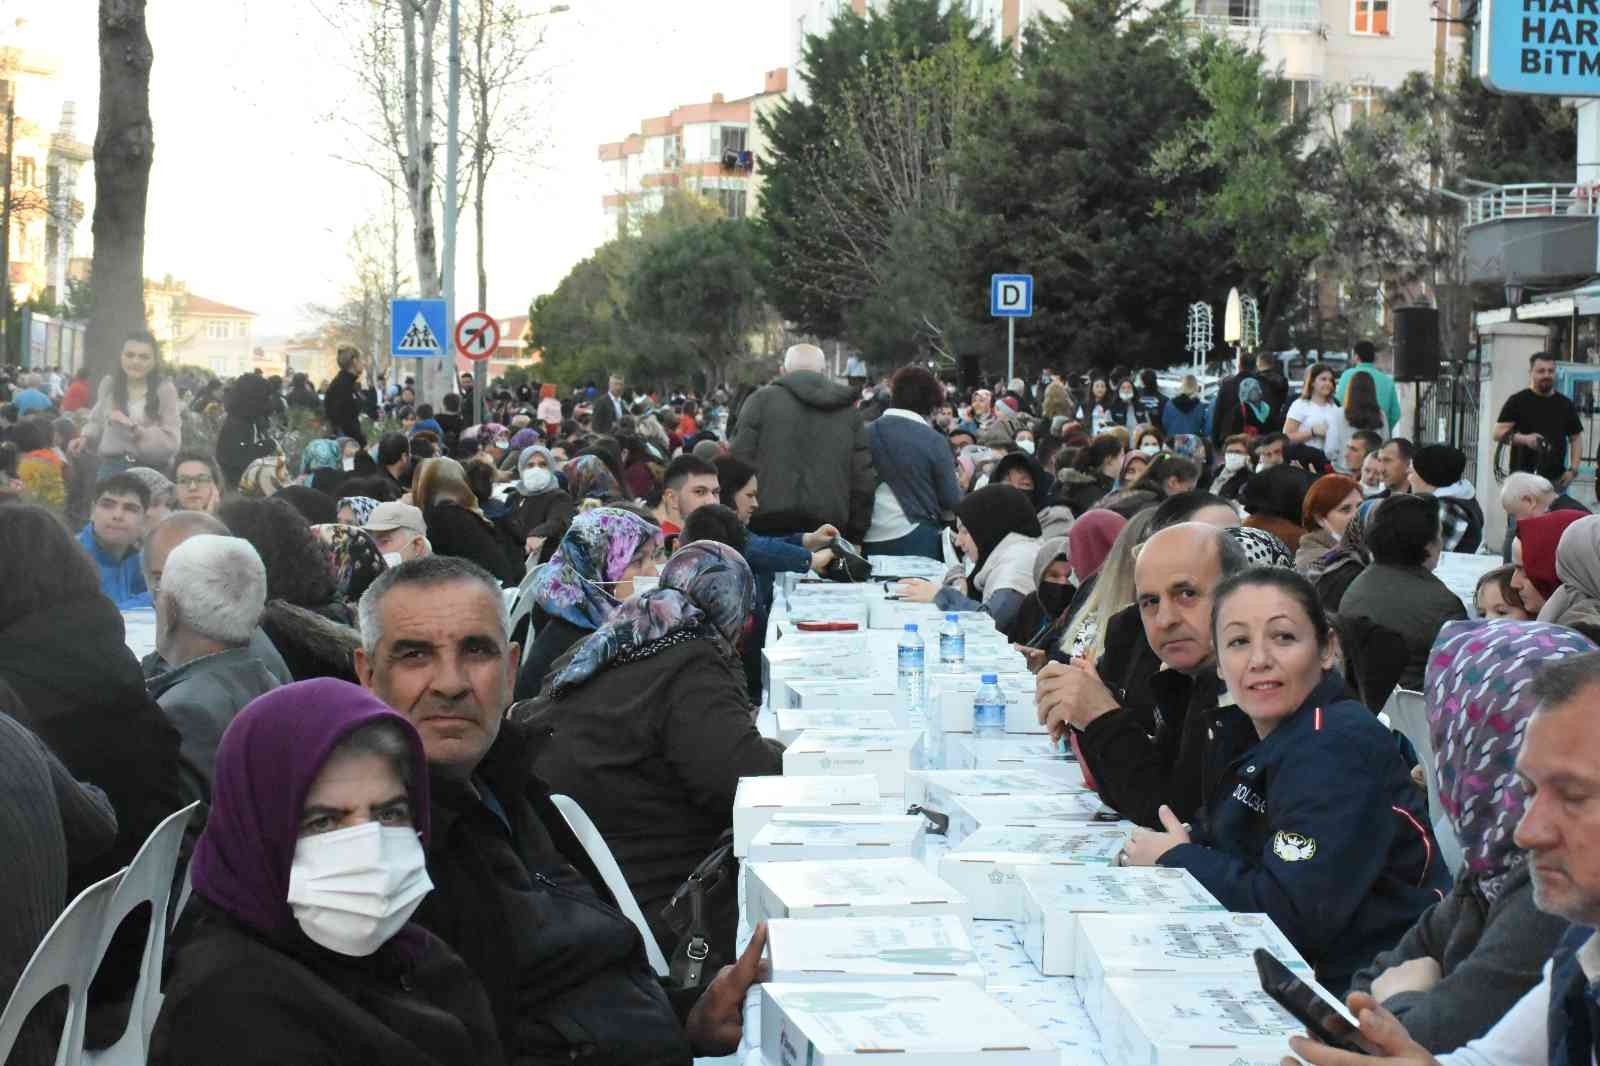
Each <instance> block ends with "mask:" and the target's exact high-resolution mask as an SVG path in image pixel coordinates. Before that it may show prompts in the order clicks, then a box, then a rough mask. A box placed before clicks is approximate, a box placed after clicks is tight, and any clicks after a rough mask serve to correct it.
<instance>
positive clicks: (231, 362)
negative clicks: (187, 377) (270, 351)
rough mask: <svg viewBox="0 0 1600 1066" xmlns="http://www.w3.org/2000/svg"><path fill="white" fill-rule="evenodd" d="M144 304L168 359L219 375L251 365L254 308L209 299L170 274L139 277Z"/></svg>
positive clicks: (247, 369) (246, 369) (239, 371)
mask: <svg viewBox="0 0 1600 1066" xmlns="http://www.w3.org/2000/svg"><path fill="white" fill-rule="evenodd" d="M144 309H145V321H146V322H148V323H149V325H150V332H151V333H152V334H153V335H154V336H155V338H156V340H157V341H159V342H160V343H161V347H162V355H163V358H164V359H165V361H166V362H167V363H168V364H171V365H186V366H199V367H204V368H205V369H206V370H209V371H211V372H212V373H213V374H216V375H217V376H218V377H225V378H231V377H237V376H239V375H240V374H246V373H249V372H250V371H251V370H252V369H254V368H255V361H254V360H255V348H256V342H255V328H256V327H255V324H256V315H255V312H254V311H246V310H244V309H243V308H239V307H234V306H232V305H230V304H225V303H219V302H217V301H216V300H209V299H207V298H206V297H204V296H199V295H197V294H195V293H192V292H190V291H189V287H188V286H187V285H185V284H183V283H182V282H177V281H173V280H172V279H171V278H167V279H165V280H163V281H159V282H156V281H146V282H145V283H144Z"/></svg>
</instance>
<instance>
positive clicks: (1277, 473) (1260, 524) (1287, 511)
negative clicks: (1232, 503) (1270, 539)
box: [1239, 466, 1306, 552]
mask: <svg viewBox="0 0 1600 1066" xmlns="http://www.w3.org/2000/svg"><path fill="white" fill-rule="evenodd" d="M1305 495H1306V475H1305V474H1304V473H1302V472H1301V471H1299V470H1296V469H1295V468H1294V467H1290V466H1273V467H1268V468H1267V469H1265V470H1263V471H1261V473H1259V474H1253V475H1251V477H1250V480H1249V481H1247V482H1245V486H1244V492H1243V493H1242V494H1241V495H1240V497H1239V502H1240V503H1242V504H1244V509H1245V510H1246V511H1249V512H1250V517H1248V518H1246V519H1245V520H1244V524H1245V525H1246V526H1248V527H1250V528H1251V529H1264V530H1266V531H1267V532H1268V533H1271V534H1272V535H1274V536H1275V537H1277V538H1278V539H1279V540H1281V541H1283V543H1284V544H1286V545H1288V547H1289V551H1290V552H1294V551H1298V550H1299V548H1300V537H1301V535H1302V534H1303V533H1304V532H1305V529H1304V527H1302V526H1301V525H1300V519H1301V515H1302V513H1303V511H1304V509H1305Z"/></svg>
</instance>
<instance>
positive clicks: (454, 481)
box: [411, 457, 523, 588]
mask: <svg viewBox="0 0 1600 1066" xmlns="http://www.w3.org/2000/svg"><path fill="white" fill-rule="evenodd" d="M411 496H412V500H413V501H414V502H415V503H416V505H417V507H418V508H420V509H421V511H422V519H423V521H424V522H425V523H426V524H427V526H428V543H430V544H432V545H433V551H434V554H436V555H454V556H456V557H457V558H460V559H470V560H472V561H473V562H475V563H477V564H478V565H479V566H481V567H483V568H484V569H485V570H487V571H489V573H491V574H493V575H494V576H495V577H497V578H499V579H500V582H501V583H502V584H504V585H505V586H506V587H507V588H510V587H512V586H515V585H517V584H519V583H520V582H521V581H522V578H523V567H522V552H521V551H519V550H517V549H516V546H513V545H510V544H508V543H506V541H505V539H504V538H503V537H502V536H501V535H500V533H499V532H498V528H497V527H496V526H495V524H494V523H493V522H491V521H489V519H488V517H487V516H485V515H484V513H483V510H482V508H481V507H480V506H479V504H478V496H477V494H476V493H475V492H473V491H472V486H471V485H469V484H467V473H466V470H465V469H463V468H462V466H461V464H460V463H458V462H456V461H455V460H454V459H446V458H443V457H440V458H437V459H428V460H425V461H424V462H423V463H422V465H421V466H420V467H418V468H417V477H416V480H415V481H414V482H413V483H412V489H411Z"/></svg>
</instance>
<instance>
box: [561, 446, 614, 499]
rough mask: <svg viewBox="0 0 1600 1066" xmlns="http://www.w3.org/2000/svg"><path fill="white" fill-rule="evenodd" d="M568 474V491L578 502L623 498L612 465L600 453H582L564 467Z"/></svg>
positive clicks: (564, 471)
mask: <svg viewBox="0 0 1600 1066" xmlns="http://www.w3.org/2000/svg"><path fill="white" fill-rule="evenodd" d="M562 473H563V474H564V475H566V479H567V491H568V492H569V493H571V494H572V498H573V499H574V500H577V501H578V503H580V504H581V503H583V501H584V500H599V501H601V502H602V503H608V502H610V501H612V500H620V499H622V489H621V488H620V487H619V486H618V484H617V479H616V476H615V475H614V474H612V472H611V468H610V466H608V465H607V464H606V461H605V460H604V459H602V458H601V457H600V456H598V455H580V456H578V457H577V458H576V459H573V460H572V461H571V462H569V463H567V465H566V466H565V467H564V468H563V469H562Z"/></svg>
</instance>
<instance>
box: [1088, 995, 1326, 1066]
mask: <svg viewBox="0 0 1600 1066" xmlns="http://www.w3.org/2000/svg"><path fill="white" fill-rule="evenodd" d="M1306 983H1307V984H1311V985H1312V986H1313V987H1314V988H1316V990H1317V993H1318V994H1319V995H1320V996H1322V998H1323V999H1325V1000H1327V1001H1328V1002H1329V1003H1330V1004H1332V1005H1333V1006H1335V1007H1337V1008H1338V1009H1339V1011H1340V1013H1342V1014H1344V1015H1345V1016H1346V1018H1349V1013H1348V1012H1347V1011H1345V1009H1344V1007H1343V1005H1342V1004H1339V1003H1337V1002H1336V1001H1335V1000H1334V998H1333V997H1332V996H1331V995H1329V994H1328V992H1327V991H1326V990H1324V989H1322V988H1320V987H1318V986H1316V984H1315V982H1312V981H1310V980H1309V979H1307V982H1306ZM1105 1013H1106V1020H1107V1021H1106V1029H1107V1031H1105V1032H1102V1033H1101V1051H1102V1053H1103V1054H1104V1055H1105V1059H1106V1062H1107V1064H1108V1066H1278V1063H1280V1062H1282V1061H1283V1060H1284V1058H1286V1057H1288V1058H1293V1055H1292V1053H1291V1052H1290V1051H1289V1037H1291V1036H1296V1035H1299V1034H1301V1033H1304V1032H1305V1028H1306V1027H1305V1024H1304V1023H1303V1022H1299V1021H1296V1020H1295V1018H1294V1016H1293V1015H1291V1014H1290V1013H1289V1012H1288V1011H1286V1010H1284V1009H1283V1008H1282V1007H1280V1006H1278V1004H1277V1003H1275V1002H1273V999H1272V997H1271V996H1269V995H1267V994H1266V993H1265V992H1263V991H1262V990H1261V984H1260V982H1259V981H1258V980H1257V979H1256V978H1255V977H1204V978H1189V979H1187V980H1183V981H1168V980H1159V979H1157V980H1149V979H1145V978H1137V977H1112V978H1108V979H1107V980H1106V1006H1105Z"/></svg>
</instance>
